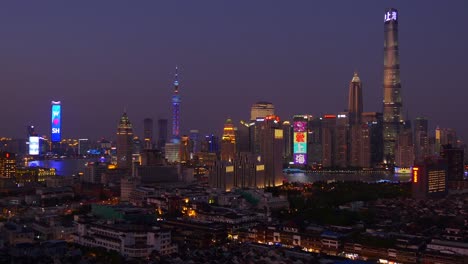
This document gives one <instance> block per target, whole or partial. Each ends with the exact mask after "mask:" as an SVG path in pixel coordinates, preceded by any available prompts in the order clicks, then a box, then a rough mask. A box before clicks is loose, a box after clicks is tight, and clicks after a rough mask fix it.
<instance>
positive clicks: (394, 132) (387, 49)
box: [383, 8, 403, 165]
mask: <svg viewBox="0 0 468 264" xmlns="http://www.w3.org/2000/svg"><path fill="white" fill-rule="evenodd" d="M384 30H385V41H384V80H383V88H384V89H383V93H384V96H383V97H384V98H383V119H384V131H383V137H384V161H385V163H387V164H390V165H393V164H394V162H395V144H396V141H397V139H398V134H399V132H400V125H401V123H402V122H403V115H402V106H403V104H402V100H401V84H400V59H399V51H398V46H399V42H398V11H397V10H396V9H393V8H390V9H387V10H386V11H385V19H384Z"/></svg>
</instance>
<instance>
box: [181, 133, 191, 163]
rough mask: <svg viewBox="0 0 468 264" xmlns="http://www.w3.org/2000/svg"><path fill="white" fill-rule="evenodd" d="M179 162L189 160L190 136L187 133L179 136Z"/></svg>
mask: <svg viewBox="0 0 468 264" xmlns="http://www.w3.org/2000/svg"><path fill="white" fill-rule="evenodd" d="M180 139H181V140H180V150H179V151H180V154H179V159H180V162H189V161H190V150H189V147H190V138H189V137H188V136H187V135H183V136H182V137H181V138H180Z"/></svg>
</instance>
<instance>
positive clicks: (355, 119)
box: [348, 72, 363, 126]
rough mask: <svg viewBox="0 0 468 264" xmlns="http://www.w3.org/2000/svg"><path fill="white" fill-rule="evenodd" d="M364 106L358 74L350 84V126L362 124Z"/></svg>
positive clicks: (355, 74)
mask: <svg viewBox="0 0 468 264" xmlns="http://www.w3.org/2000/svg"><path fill="white" fill-rule="evenodd" d="M362 111H363V106H362V84H361V79H360V78H359V76H358V74H357V72H355V73H354V76H353V79H351V82H350V83H349V97H348V112H349V123H350V125H351V126H352V125H358V124H361V114H362Z"/></svg>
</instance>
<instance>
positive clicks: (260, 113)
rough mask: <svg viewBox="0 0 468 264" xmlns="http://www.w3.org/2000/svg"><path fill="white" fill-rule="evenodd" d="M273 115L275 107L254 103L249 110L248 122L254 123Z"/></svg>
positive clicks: (266, 103)
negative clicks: (258, 119)
mask: <svg viewBox="0 0 468 264" xmlns="http://www.w3.org/2000/svg"><path fill="white" fill-rule="evenodd" d="M274 114H275V107H274V106H273V104H272V103H269V102H256V103H255V104H253V105H252V108H251V110H250V120H251V121H254V120H257V118H265V117H266V116H269V115H274Z"/></svg>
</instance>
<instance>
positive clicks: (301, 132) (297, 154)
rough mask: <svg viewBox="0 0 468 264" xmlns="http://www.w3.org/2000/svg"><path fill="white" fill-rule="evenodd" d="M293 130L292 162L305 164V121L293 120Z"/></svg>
mask: <svg viewBox="0 0 468 264" xmlns="http://www.w3.org/2000/svg"><path fill="white" fill-rule="evenodd" d="M293 131H294V133H293V154H294V155H293V159H294V164H299V165H304V164H307V122H306V121H294V123H293Z"/></svg>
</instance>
